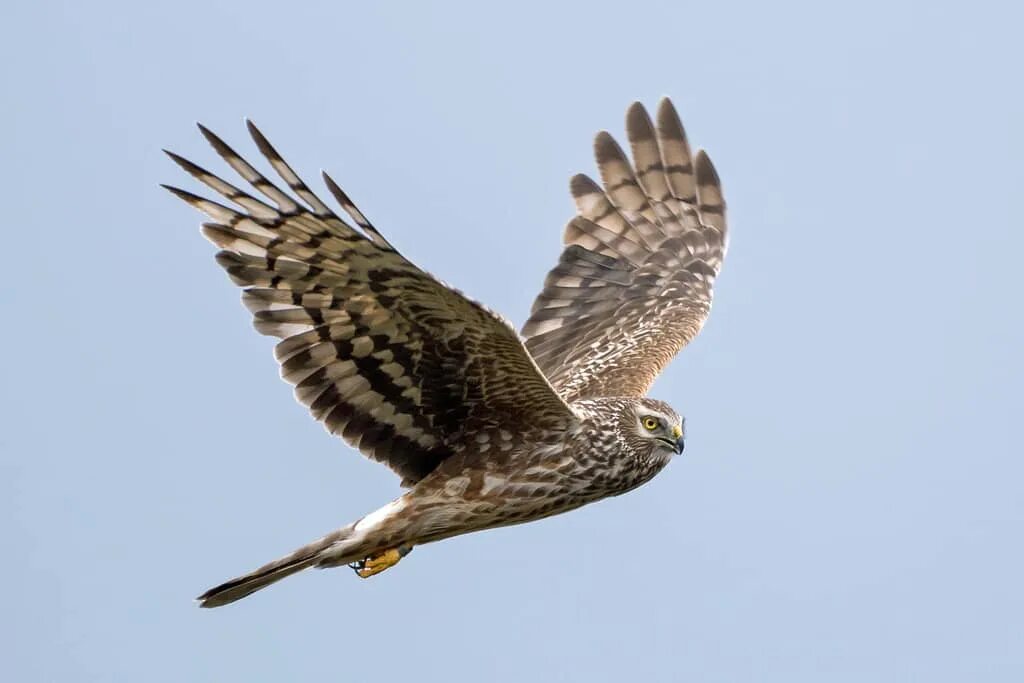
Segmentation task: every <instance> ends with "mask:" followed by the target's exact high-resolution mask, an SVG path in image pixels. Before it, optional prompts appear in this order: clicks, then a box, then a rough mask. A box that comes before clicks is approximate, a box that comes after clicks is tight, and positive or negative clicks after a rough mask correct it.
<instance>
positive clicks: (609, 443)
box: [168, 99, 726, 607]
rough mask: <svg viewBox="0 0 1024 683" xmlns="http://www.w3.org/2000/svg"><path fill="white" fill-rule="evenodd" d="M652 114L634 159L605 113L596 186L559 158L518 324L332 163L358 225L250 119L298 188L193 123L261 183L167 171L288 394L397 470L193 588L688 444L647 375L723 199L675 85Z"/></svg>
mask: <svg viewBox="0 0 1024 683" xmlns="http://www.w3.org/2000/svg"><path fill="white" fill-rule="evenodd" d="M657 122H658V123H657V127H655V125H654V124H653V123H652V122H651V120H650V118H649V117H648V115H647V112H646V111H645V110H644V108H643V107H642V106H641V105H640V104H639V103H637V104H634V105H633V106H632V107H630V109H629V112H628V114H627V119H626V124H627V133H628V137H629V141H630V144H631V147H632V151H633V159H634V162H633V163H632V164H631V163H630V162H629V159H628V158H627V157H626V155H625V153H624V152H623V151H622V150H621V148H619V146H618V145H617V144H616V143H615V141H614V140H613V139H612V138H611V136H610V135H608V134H607V133H603V132H602V133H600V134H598V136H597V139H596V141H595V152H596V156H597V162H598V167H599V169H600V172H601V178H602V181H603V184H604V187H603V189H602V188H601V187H600V186H598V185H597V184H596V183H594V182H593V181H592V180H590V179H589V178H587V177H586V176H582V175H578V176H576V177H574V178H573V179H572V183H571V190H572V195H573V198H574V199H575V201H576V206H577V212H578V215H577V216H576V217H575V218H574V219H573V220H572V221H570V222H569V225H568V226H567V228H566V231H565V243H566V248H565V250H564V251H563V253H562V256H561V258H560V259H559V263H558V265H557V266H556V267H555V268H554V269H553V270H552V271H551V273H550V274H549V275H548V278H547V280H546V281H545V286H544V289H543V291H542V292H541V294H540V295H539V296H538V297H537V301H536V303H535V304H534V307H533V312H532V315H531V316H530V319H529V320H528V321H527V323H526V325H525V326H524V327H523V333H522V338H520V336H519V335H518V334H516V332H515V330H514V329H513V328H512V327H511V325H509V323H508V322H506V321H505V320H504V319H503V318H501V317H500V316H498V315H496V314H495V313H493V312H491V311H490V310H488V309H487V308H485V307H484V306H482V305H480V304H478V303H476V302H474V301H471V300H470V299H468V298H466V297H465V296H463V295H462V294H461V293H460V292H458V291H456V290H454V289H452V288H450V287H448V286H447V285H445V284H444V283H442V282H440V281H439V280H437V279H435V278H434V277H433V276H431V275H430V274H428V273H426V272H425V271H423V270H421V269H419V268H418V267H416V266H415V265H414V264H412V263H411V262H409V261H408V260H407V259H405V258H404V257H403V256H402V255H401V254H400V253H399V252H398V251H397V250H396V249H395V248H394V246H392V245H391V243H390V242H388V241H387V240H386V239H385V238H384V237H383V236H382V235H381V234H380V233H379V232H378V231H377V230H376V228H374V227H373V225H371V224H370V223H369V221H367V219H366V218H365V217H364V216H363V214H362V213H361V212H360V211H359V210H358V209H357V208H356V207H355V205H354V204H353V203H352V201H351V200H350V199H349V198H348V197H347V195H345V193H344V192H343V191H342V190H341V189H340V188H339V187H338V185H337V184H336V183H334V181H333V180H331V179H330V178H329V177H328V176H326V174H325V175H324V179H325V182H326V184H327V187H328V189H329V190H330V191H331V193H332V194H333V195H334V197H335V199H337V201H338V202H339V204H340V205H341V207H342V209H343V210H344V211H345V213H346V214H347V215H348V217H349V218H350V219H351V221H352V224H350V223H348V222H346V221H345V220H343V219H342V218H341V217H339V216H338V215H337V214H335V213H334V212H333V211H332V210H331V209H330V208H329V207H328V206H327V205H326V204H324V203H323V202H322V201H321V200H320V199H319V197H317V196H316V195H315V194H314V193H313V191H312V190H310V189H309V187H308V186H307V185H306V184H305V183H303V182H302V180H301V179H299V177H298V176H297V175H296V174H295V173H294V171H293V170H292V169H291V168H290V167H289V166H288V165H287V164H286V163H285V161H284V160H283V159H282V158H281V157H280V155H278V153H277V152H276V151H275V150H274V148H273V147H271V145H270V143H269V142H267V140H266V138H265V137H263V135H262V134H261V133H260V132H259V131H258V130H257V129H256V127H255V126H253V125H252V124H251V123H249V124H248V127H249V132H250V134H251V135H252V137H253V140H254V141H255V142H256V145H257V147H258V148H259V150H260V152H262V154H263V155H264V156H265V157H266V159H267V160H268V161H269V163H270V165H271V167H272V168H273V169H274V170H275V171H276V172H277V174H278V175H279V176H280V177H281V179H282V180H283V181H284V183H285V184H286V185H287V186H288V189H289V190H290V192H291V193H290V194H289V193H288V192H286V191H284V190H282V189H280V188H279V187H277V186H276V185H275V184H274V183H273V182H272V181H271V180H269V179H268V178H266V177H265V176H264V175H262V174H261V173H259V172H258V171H257V170H256V169H255V168H254V167H252V166H251V165H250V164H249V163H247V162H246V161H244V160H243V159H242V157H240V156H239V155H238V154H236V153H235V152H234V151H233V150H232V149H231V148H230V147H228V145H226V144H225V143H224V142H223V141H222V140H221V139H220V138H218V137H217V136H215V135H214V134H213V133H211V132H210V131H208V130H207V129H205V128H202V127H200V129H201V130H202V132H203V135H204V136H206V138H207V140H209V141H210V143H211V144H212V145H213V147H214V149H215V150H216V151H217V152H218V154H219V155H220V156H221V157H222V158H223V159H224V160H225V162H227V164H228V165H229V166H231V167H232V168H233V169H234V170H235V171H236V172H237V173H238V174H239V175H240V176H241V177H242V178H243V179H244V180H245V181H247V182H248V183H249V184H250V185H251V186H252V187H253V188H254V189H255V190H256V191H258V192H259V193H260V194H261V195H263V198H258V197H256V196H254V195H253V194H250V193H248V192H246V191H243V190H241V189H239V188H238V187H235V186H234V185H231V184H229V183H227V182H226V181H224V180H222V179H220V178H218V177H217V176H215V175H213V174H211V173H209V172H207V171H205V170H203V169H202V168H200V167H198V166H196V165H195V164H193V163H191V162H189V161H187V160H185V159H183V158H181V157H179V156H177V155H175V154H172V153H170V152H169V153H168V154H169V155H170V156H171V158H172V159H173V160H174V161H176V162H177V163H178V164H179V165H180V166H181V167H182V168H184V169H185V170H186V171H187V172H188V173H190V174H191V175H193V176H194V177H195V178H197V179H198V180H199V181H201V182H202V183H204V184H205V185H206V186H207V187H209V188H210V189H212V190H213V191H215V192H217V193H218V194H220V195H222V196H223V197H225V198H226V199H227V200H229V201H230V202H232V203H233V204H234V205H235V207H230V206H227V205H224V204H220V203H217V202H213V201H210V200H207V199H204V198H202V197H200V196H198V195H195V194H192V193H190V192H187V191H184V190H180V189H177V188H170V187H169V188H168V189H169V190H171V192H173V193H174V194H176V195H177V196H178V197H180V198H182V199H184V200H185V201H186V202H188V203H190V204H192V205H193V206H195V207H196V208H198V209H200V210H201V211H203V212H204V213H206V214H207V215H208V216H209V217H210V218H212V219H213V222H211V223H205V224H204V225H203V234H204V235H205V236H206V237H207V238H208V239H209V240H210V241H212V242H213V243H214V244H216V245H217V246H218V247H220V249H221V251H220V252H219V253H218V254H217V262H218V263H219V264H220V265H221V266H222V267H223V268H224V269H225V270H227V272H228V275H229V276H230V277H231V279H232V280H233V281H234V282H235V283H236V284H238V285H240V286H242V287H244V288H245V291H244V293H243V297H242V298H243V302H244V303H245V305H246V306H247V307H248V308H249V310H250V311H252V313H253V317H254V323H255V326H256V329H257V330H258V331H260V332H261V333H263V334H268V335H272V336H276V337H279V338H280V339H281V340H282V341H280V342H279V343H278V345H277V347H276V349H275V354H276V356H277V359H278V361H279V362H280V363H281V375H282V377H283V378H284V379H285V380H286V381H287V382H289V383H291V384H292V385H294V387H295V394H296V397H297V398H298V400H299V401H300V402H301V403H303V404H304V405H306V406H307V407H308V408H309V409H310V411H311V412H312V414H313V416H314V417H315V418H316V419H318V420H319V421H321V422H323V423H324V425H325V427H326V428H327V429H328V430H329V431H330V432H331V433H332V434H336V435H339V436H341V437H342V438H343V439H344V440H345V441H346V442H348V443H349V444H351V445H352V446H353V447H355V448H358V449H359V450H360V451H362V452H363V453H364V454H366V455H367V456H369V457H371V458H373V459H375V460H378V461H380V462H383V463H384V464H386V465H388V466H389V467H390V468H391V469H393V470H394V471H395V472H396V473H397V474H398V475H399V476H400V477H401V478H402V484H403V486H406V487H409V490H408V491H407V492H406V493H405V494H404V495H402V496H401V497H399V498H398V499H396V500H395V501H392V502H391V503H389V504H388V505H385V506H384V507H382V508H380V509H379V510H377V511H375V512H373V513H370V514H369V515H367V516H365V517H363V518H362V519H360V520H358V521H356V522H354V523H352V524H349V525H348V526H346V527H343V528H342V529H339V530H338V531H335V532H333V533H331V534H328V535H327V536H325V537H323V538H322V539H320V540H318V541H315V542H313V543H311V544H309V545H307V546H305V547H303V548H300V549H299V550H297V551H295V552H294V553H292V554H291V555H289V556H287V557H284V558H282V559H280V560H277V561H275V562H272V563H270V564H268V565H265V566H264V567H261V568H259V569H257V570H256V571H254V572H252V573H250V574H248V575H245V576H242V577H239V578H237V579H234V580H232V581H229V582H227V583H225V584H222V585H221V586H218V587H216V588H213V589H211V590H210V591H208V592H207V593H205V594H204V595H202V596H200V598H199V599H200V601H201V605H202V606H204V607H215V606H218V605H223V604H226V603H229V602H233V601H234V600H237V599H239V598H241V597H244V596H245V595H248V594H250V593H252V592H253V591H255V590H259V589H260V588H263V587H264V586H266V585H268V584H270V583H273V582H275V581H277V580H279V579H281V578H283V577H285V576H288V575H290V574H292V573H295V572H297V571H300V570H302V569H305V568H307V567H332V566H338V565H342V564H352V563H355V564H354V567H355V568H356V569H357V571H358V572H359V573H360V575H361V576H368V575H372V574H374V573H376V572H378V571H382V570H383V569H386V568H387V567H389V566H391V565H393V564H394V563H395V562H397V561H398V560H399V559H400V558H401V557H402V556H404V555H405V554H406V553H408V551H409V550H411V548H412V547H413V546H416V545H422V544H424V543H428V542H431V541H436V540H440V539H443V538H447V537H450V536H455V535H458V534H463V533H467V532H471V531H477V530H480V529H486V528H493V527H496V526H502V525H507V524H515V523H520V522H526V521H532V520H535V519H540V518H542V517H546V516H549V515H553V514H558V513H561V512H565V511H567V510H571V509H573V508H576V507H579V506H580V505H584V504H586V503H589V502H592V501H594V500H598V499H600V498H604V497H607V496H611V495H617V494H619V493H622V492H624V491H627V490H629V489H632V488H634V487H636V486H638V485H640V484H642V483H644V482H645V481H647V480H648V479H650V478H651V477H652V476H654V475H655V474H656V473H657V472H658V471H659V470H660V469H661V468H662V467H663V466H664V465H665V463H667V462H668V460H669V459H670V458H671V456H672V455H673V454H674V453H677V452H679V451H681V450H682V420H681V419H680V418H679V416H678V415H677V414H676V412H675V411H674V410H672V409H671V408H670V407H669V406H667V405H666V404H664V403H661V402H659V401H654V400H652V399H647V398H643V396H644V394H645V393H646V391H647V389H648V388H649V386H650V385H651V383H652V382H653V381H654V379H655V377H656V376H657V375H658V373H659V372H660V371H661V370H662V368H664V366H665V365H666V364H667V363H668V362H669V361H670V360H671V358H672V357H673V356H674V355H675V354H676V353H677V352H678V351H679V349H681V348H682V347H683V346H684V345H685V344H686V343H687V342H689V341H690V340H691V339H692V338H693V337H694V336H695V335H696V334H697V333H698V332H699V330H700V328H701V326H702V325H703V323H704V320H705V319H706V317H707V314H708V311H709V309H710V306H711V292H712V284H713V281H714V278H715V276H716V275H717V273H718V270H719V268H720V267H721V263H722V259H723V257H724V255H725V250H726V237H725V219H724V215H725V205H724V201H723V199H722V193H721V189H720V185H719V180H718V175H717V174H716V173H715V171H714V168H713V167H712V166H711V162H710V160H708V158H707V156H706V155H704V154H703V152H698V153H697V155H696V157H695V158H693V157H692V156H691V154H690V149H689V145H688V143H687V141H686V135H685V133H684V132H683V128H682V125H681V124H680V123H679V118H678V116H677V115H676V113H675V110H674V108H673V107H672V104H671V103H670V102H669V101H668V100H667V99H666V100H664V101H663V102H662V103H661V106H660V107H659V111H658V117H657ZM296 197H297V199H296ZM353 224H354V225H353Z"/></svg>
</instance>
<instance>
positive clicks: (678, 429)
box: [672, 425, 683, 439]
mask: <svg viewBox="0 0 1024 683" xmlns="http://www.w3.org/2000/svg"><path fill="white" fill-rule="evenodd" d="M682 435H683V426H682V425H675V426H674V427H672V438H673V439H678V438H679V437H681V436H682Z"/></svg>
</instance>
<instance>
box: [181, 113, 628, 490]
mask: <svg viewBox="0 0 1024 683" xmlns="http://www.w3.org/2000/svg"><path fill="white" fill-rule="evenodd" d="M248 128H249V133H250V135H251V136H252V138H253V140H254V141H255V143H256V146H257V147H258V148H259V150H260V151H261V152H262V153H263V155H264V156H265V157H266V158H267V161H268V162H269V163H270V165H271V167H273V169H274V170H275V171H276V172H277V174H278V175H279V176H280V177H281V179H282V180H283V181H284V182H285V183H286V184H287V186H288V188H289V190H290V191H291V192H293V193H294V194H295V195H296V196H297V197H298V198H299V199H300V200H301V201H302V203H300V202H299V201H297V200H296V199H294V198H293V197H292V196H290V195H289V194H288V193H286V192H285V191H284V190H282V189H280V188H279V187H277V186H276V185H275V184H274V183H273V182H271V181H270V180H269V179H267V178H266V177H265V176H263V175H262V174H261V173H260V172H259V171H257V170H256V169H255V168H254V167H253V166H252V165H251V164H249V163H248V162H247V161H245V160H244V159H243V158H242V157H241V156H239V155H238V154H237V153H236V152H235V151H234V150H233V149H232V148H231V147H229V146H228V145H227V144H226V143H224V141H223V140H221V139H220V138H219V137H217V136H216V135H214V134H213V133H212V132H210V131H209V130H208V129H206V128H203V127H202V126H200V130H201V131H202V133H203V135H204V136H205V137H206V138H207V140H209V141H210V143H211V145H212V146H213V148H214V149H215V150H216V151H217V153H218V154H219V155H220V156H221V157H222V158H223V159H224V160H225V162H227V164H228V165H229V166H231V167H232V168H233V169H234V170H235V171H236V172H237V173H238V174H239V175H240V176H241V177H242V178H243V179H244V180H246V181H247V182H248V183H249V184H250V185H252V186H253V187H254V188H255V189H256V190H257V191H258V192H259V193H260V194H262V195H263V196H264V197H266V198H267V199H268V200H270V202H271V203H272V204H273V205H271V204H268V203H266V202H264V201H263V200H261V199H257V198H255V197H253V196H251V195H250V194H248V193H246V192H245V191H243V190H241V189H239V188H237V187H235V186H234V185H232V184H231V183H228V182H227V181H224V180H223V179H221V178H219V177H217V176H215V175H213V174H211V173H209V172H208V171H206V170H204V169H203V168H201V167H199V166H197V165H196V164H193V163H192V162H190V161H188V160H186V159H183V158H182V157H180V156H178V155H175V154H173V153H168V154H169V156H170V157H171V159H172V160H174V161H175V162H176V163H177V164H178V165H179V166H181V167H182V168H183V169H184V170H185V171H186V172H188V173H189V174H191V175H192V176H194V177H195V178H197V179H198V180H199V181H200V182H202V183H203V184H204V185H206V186H207V187H209V188H210V189H212V190H214V191H215V192H217V193H218V194H219V195H221V196H223V197H224V198H225V199H227V200H228V201H230V202H232V203H233V204H235V205H236V206H237V207H238V208H233V207H231V206H227V205H224V204H221V203H219V202H215V201H212V200H209V199H206V198H204V197H201V196H199V195H196V194H193V193H191V192H188V191H185V190H181V189H178V188H172V187H168V189H169V190H170V191H171V192H173V193H174V194H175V195H176V196H178V197H179V198H181V199H182V200H184V201H186V202H187V203H189V204H191V205H192V206H194V207H196V208H197V209H199V210H200V211H202V212H203V213H205V214H207V215H208V216H209V217H210V218H211V219H212V220H213V222H211V223H205V224H203V227H202V232H203V235H204V236H205V237H206V238H207V239H209V240H210V241H211V242H213V243H214V244H215V245H217V246H218V247H219V248H220V249H221V251H220V252H219V253H218V254H217V257H216V258H217V262H218V264H220V266H221V267H222V268H224V269H225V270H226V271H227V273H228V275H229V277H230V278H231V279H232V281H233V282H235V283H236V284H237V285H239V286H241V287H244V288H245V291H244V293H243V296H242V300H243V303H244V304H245V306H246V307H247V308H248V309H249V310H250V311H251V312H252V314H253V323H254V326H255V327H256V329H257V330H258V331H259V332H261V333H263V334H267V335H271V336H275V337H278V338H279V339H281V341H280V342H279V343H278V344H277V347H276V348H275V356H276V357H277V360H278V362H279V363H280V365H281V376H282V378H283V379H284V380H285V381H287V382H288V383H290V384H292V385H293V386H294V387H295V395H296V398H297V399H298V400H299V401H300V402H301V403H302V404H304V405H305V406H307V407H308V408H309V410H310V412H311V413H312V414H313V416H314V417H315V418H316V419H317V420H319V421H321V422H323V424H324V425H325V427H326V428H327V429H328V430H329V431H330V432H331V433H332V434H336V435H339V436H341V437H342V438H343V439H344V440H345V441H347V442H348V443H350V444H351V445H353V446H355V447H356V448H358V449H359V450H361V451H362V452H363V453H364V454H366V455H367V456H369V457H371V458H373V459H375V460H378V461H380V462H383V463H385V464H387V465H388V466H389V467H391V468H392V469H393V470H394V471H395V472H397V473H398V474H399V475H400V476H401V477H402V478H403V483H405V484H407V485H410V484H412V483H415V482H416V481H418V480H419V479H421V478H422V477H424V476H426V475H427V474H428V473H429V472H431V471H433V469H435V468H436V467H437V466H438V465H439V464H440V463H441V462H442V461H443V460H444V459H446V458H447V457H449V456H450V455H451V454H452V453H454V452H457V451H458V450H459V449H460V447H461V446H462V445H463V441H464V440H465V439H466V438H467V435H468V434H474V433H476V430H477V429H479V428H481V427H494V428H499V427H504V428H510V429H513V430H514V429H516V428H517V426H518V425H524V424H526V425H534V424H552V425H555V424H564V423H565V422H566V421H567V420H568V419H569V418H571V417H572V412H571V411H570V409H569V407H568V406H567V405H566V404H565V402H564V401H563V400H562V399H561V398H560V397H559V396H558V394H557V393H556V392H555V390H554V389H553V388H552V386H551V385H550V384H549V383H548V381H547V380H546V379H545V377H544V376H543V375H542V374H541V372H540V371H539V369H538V367H537V365H536V364H535V362H534V361H533V359H532V358H531V356H530V355H529V353H528V352H527V351H526V349H525V348H524V346H523V344H522V342H521V340H520V339H519V337H518V335H517V334H516V332H515V330H514V329H513V328H512V327H511V326H510V325H509V324H508V322H506V321H505V320H504V319H502V318H501V317H499V316H498V315H496V314H494V313H492V312H491V311H489V310H488V309H486V308H484V307H483V306H481V305H480V304H478V303H476V302H474V301H471V300H470V299H468V298H466V297H465V296H463V295H462V294H461V293H460V292H458V291H456V290H454V289H452V288H450V287H448V286H447V285H445V284H444V283H442V282H440V281H439V280H437V279H435V278H433V277H432V276H431V275H429V274H428V273H426V272H424V271H422V270H420V269H419V268H417V267H416V266H415V265H413V264H412V263H411V262H409V261H408V260H406V259H405V258H404V257H403V256H402V255H401V254H399V253H398V251H397V250H395V249H394V247H393V246H392V245H391V244H390V243H389V242H388V241H387V240H386V239H384V237H383V236H382V235H380V233H379V232H378V231H377V230H376V229H375V228H374V227H373V226H372V225H371V224H370V222H369V221H368V220H366V218H365V217H364V216H363V214H362V212H361V211H359V209H358V208H356V206H355V204H354V203H352V201H351V200H350V199H349V198H348V196H347V195H345V193H344V192H342V191H341V188H339V187H338V186H337V184H336V183H334V181H333V180H331V179H330V178H328V177H327V176H326V175H325V179H326V182H327V186H328V189H329V190H330V191H331V194H332V195H334V197H335V198H336V199H338V201H339V203H340V204H341V205H342V208H343V209H344V210H345V212H346V213H347V214H348V216H349V217H350V218H351V219H352V220H353V221H354V222H355V224H356V227H353V226H351V225H349V224H348V223H346V222H345V221H344V220H342V219H341V218H340V217H338V216H337V215H336V214H335V213H334V212H333V211H331V209H330V208H329V207H328V206H327V205H326V204H325V203H324V202H322V201H321V200H320V199H319V197H317V195H316V194H315V193H313V191H312V190H310V189H309V187H308V186H307V185H306V184H305V183H304V182H303V181H302V180H301V179H300V178H299V176H298V175H297V174H296V173H295V172H294V170H292V168H291V166H289V165H288V164H287V163H286V162H285V161H284V159H283V158H282V157H281V156H280V155H279V154H278V153H277V151H276V150H275V149H274V148H273V147H272V146H271V145H270V143H269V142H268V141H267V139H266V138H265V137H264V136H263V134H262V133H260V132H259V130H258V129H257V128H256V127H255V126H254V125H253V124H252V123H251V122H249V123H248ZM357 228H358V229H357ZM627 241H628V239H627Z"/></svg>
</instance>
